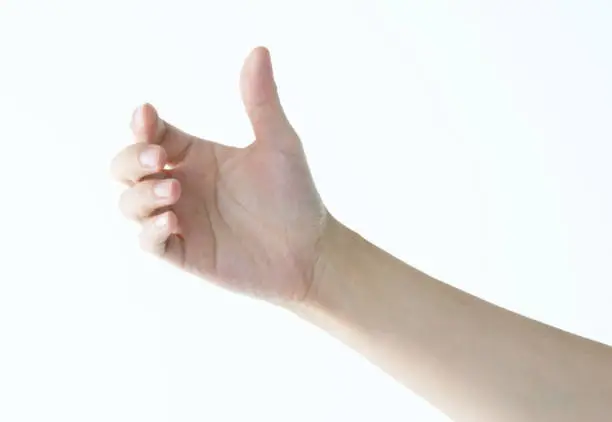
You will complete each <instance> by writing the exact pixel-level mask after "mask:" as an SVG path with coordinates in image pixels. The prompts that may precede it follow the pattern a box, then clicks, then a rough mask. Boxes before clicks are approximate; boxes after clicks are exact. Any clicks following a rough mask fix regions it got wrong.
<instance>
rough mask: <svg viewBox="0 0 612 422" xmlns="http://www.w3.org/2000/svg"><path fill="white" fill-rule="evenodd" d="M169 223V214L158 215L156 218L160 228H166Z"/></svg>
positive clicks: (157, 225)
mask: <svg viewBox="0 0 612 422" xmlns="http://www.w3.org/2000/svg"><path fill="white" fill-rule="evenodd" d="M167 225H168V214H162V215H158V216H157V218H156V219H155V226H156V227H159V228H164V227H166V226H167Z"/></svg>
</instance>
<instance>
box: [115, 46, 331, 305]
mask: <svg viewBox="0 0 612 422" xmlns="http://www.w3.org/2000/svg"><path fill="white" fill-rule="evenodd" d="M241 91H242V97H243V101H244V104H245V108H246V111H247V114H248V116H249V119H250V120H251V123H252V126H253V131H254V133H255V138H256V140H255V142H253V143H252V144H251V145H249V146H248V147H246V148H234V147H228V146H224V145H220V144H218V143H215V142H211V141H207V140H203V139H199V138H196V137H194V136H191V135H189V134H186V133H184V132H182V131H180V130H179V129H177V128H175V127H173V126H172V125H170V124H168V123H167V122H164V121H163V120H162V119H161V118H159V117H158V115H157V112H156V111H155V109H154V108H153V107H152V106H151V105H148V104H146V105H144V106H142V107H140V108H139V109H138V110H136V112H135V114H134V118H133V121H132V129H133V131H134V135H135V138H136V141H137V142H136V143H135V144H134V145H130V146H128V147H127V148H125V149H124V150H123V151H121V152H120V153H119V154H118V155H117V156H116V158H115V160H114V161H113V172H114V174H115V177H117V178H118V179H120V180H122V181H124V182H125V183H127V184H128V185H129V186H130V188H129V189H127V190H126V191H125V192H124V194H123V195H122V198H121V201H120V206H121V209H122V211H123V212H124V214H126V216H128V217H129V218H133V219H136V220H139V221H141V222H142V224H143V230H142V235H141V244H142V246H143V248H145V249H147V250H149V251H151V252H154V253H156V254H159V255H161V256H163V257H164V258H166V259H168V260H169V261H170V262H172V263H174V264H176V265H178V266H180V267H181V268H183V269H185V270H187V271H189V272H192V273H194V274H197V275H199V276H202V277H203V278H206V279H208V280H211V281H214V282H217V283H220V284H222V285H224V286H225V287H227V288H230V289H232V290H239V291H242V292H245V293H249V294H252V295H256V296H262V297H267V298H272V297H280V298H284V299H300V298H303V297H304V296H305V295H306V294H307V292H308V289H309V287H310V284H311V282H312V278H313V271H314V267H315V264H316V261H317V258H318V251H317V247H318V242H319V240H320V238H321V236H322V235H323V232H324V230H325V227H326V225H327V222H328V219H329V216H328V213H327V211H326V210H325V208H324V206H323V205H322V202H321V200H320V198H319V195H318V193H317V191H316V188H315V186H314V183H313V181H312V177H311V174H310V171H309V169H308V165H307V163H306V159H305V156H304V151H303V148H302V145H301V142H300V140H299V138H298V136H297V134H296V133H295V131H294V130H293V129H292V127H291V125H290V124H289V122H288V120H287V118H286V116H285V114H284V112H283V110H282V107H281V104H280V101H279V98H278V94H277V90H276V86H275V83H274V79H273V72H272V66H271V63H270V57H269V53H268V51H267V50H266V49H264V48H257V49H255V50H254V51H253V52H252V53H251V55H250V56H249V57H248V58H247V60H246V61H245V64H244V67H243V71H242V74H241ZM164 167H165V168H166V170H164Z"/></svg>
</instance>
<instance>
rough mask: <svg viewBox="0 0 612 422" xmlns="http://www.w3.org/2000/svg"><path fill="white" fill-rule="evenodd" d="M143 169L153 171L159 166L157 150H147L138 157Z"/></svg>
mask: <svg viewBox="0 0 612 422" xmlns="http://www.w3.org/2000/svg"><path fill="white" fill-rule="evenodd" d="M138 159H139V161H140V164H141V165H142V166H143V167H146V168H150V169H155V168H157V166H158V165H159V151H158V150H157V148H147V149H145V150H144V151H142V152H141V153H140V157H138Z"/></svg>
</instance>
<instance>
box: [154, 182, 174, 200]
mask: <svg viewBox="0 0 612 422" xmlns="http://www.w3.org/2000/svg"><path fill="white" fill-rule="evenodd" d="M153 192H154V193H155V196H157V197H158V198H168V197H169V196H170V195H171V193H172V182H170V181H164V182H160V183H158V184H156V185H155V187H154V188H153Z"/></svg>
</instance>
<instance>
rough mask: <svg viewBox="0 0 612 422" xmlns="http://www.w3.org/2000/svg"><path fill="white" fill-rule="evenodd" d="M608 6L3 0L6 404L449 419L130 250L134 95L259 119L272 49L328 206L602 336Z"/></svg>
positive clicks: (422, 264) (245, 132)
mask: <svg viewBox="0 0 612 422" xmlns="http://www.w3.org/2000/svg"><path fill="white" fill-rule="evenodd" d="M610 22H612V3H610V2H609V1H607V0H585V1H580V2H577V1H574V2H571V1H553V0H549V1H544V0H543V1H539V2H532V1H527V0H514V1H503V0H496V1H484V0H482V1H477V0H470V1H467V0H466V1H463V2H452V1H443V0H428V1H427V2H421V1H408V0H395V1H392V0H387V1H377V2H367V1H348V0H344V1H335V2H329V1H322V0H319V1H308V2H288V1H285V2H281V1H278V0H275V1H272V0H269V1H264V0H259V1H246V0H243V1H237V0H233V1H205V0H200V1H194V0H190V1H176V0H173V1H144V0H143V1H136V0H130V1H126V0H122V1H114V2H113V1H107V2H83V1H79V2H77V1H76V0H75V1H67V0H64V1H60V0H56V1H53V2H49V1H43V0H40V1H33V0H30V1H28V0H8V1H7V0H1V1H0V54H1V55H0V127H1V131H0V142H1V145H2V150H1V151H2V154H3V170H4V171H3V186H2V196H0V202H1V204H2V207H1V208H0V216H2V223H3V224H2V229H1V232H2V234H3V242H2V243H1V244H0V251H1V255H0V257H1V258H0V420H2V421H7V422H18V421H19V422H20V421H55V420H58V421H63V422H69V421H92V422H93V421H110V420H112V421H116V422H123V421H145V420H146V421H149V422H157V421H182V422H190V421H202V420H214V421H238V420H240V421H242V420H245V421H246V420H264V419H265V420H267V421H314V420H316V421H340V420H341V421H345V420H358V421H373V420H377V421H400V420H401V421H404V420H419V421H443V420H446V419H445V418H444V417H443V416H441V415H440V414H438V413H437V412H436V411H435V410H434V409H433V408H431V407H430V406H428V405H427V404H426V403H425V402H424V401H422V400H421V399H419V398H417V397H416V396H413V395H412V394H411V393H410V392H408V391H406V390H404V389H403V388H401V387H399V386H398V385H396V384H395V383H394V382H393V381H391V380H390V379H389V378H388V377H387V376H385V375H384V374H382V373H381V372H380V371H378V370H377V369H376V368H374V367H372V366H371V365H369V364H368V363H366V362H365V361H364V360H363V359H361V358H360V357H359V356H358V355H356V354H355V353H353V352H352V351H350V350H348V349H346V348H345V347H344V346H342V345H340V344H339V343H338V342H336V341H335V340H333V339H332V338H330V337H328V336H327V335H326V334H324V333H321V332H319V331H318V330H317V329H315V328H312V327H311V326H309V325H307V324H305V323H303V322H301V321H299V320H297V319H296V318H294V317H292V316H290V315H288V314H286V313H284V312H281V311H280V310H276V309H273V308H271V307H268V306H266V305H265V304H262V303H258V302H254V301H251V300H249V299H246V298H242V297H237V296H234V295H231V294H228V293H226V292H223V291H220V290H219V289H216V288H213V287H210V286H208V285H205V284H202V283H200V282H199V281H198V280H195V279H193V278H191V277H189V276H186V275H184V274H182V273H179V272H177V271H176V270H174V269H173V268H169V267H167V266H166V265H164V264H162V263H159V262H157V261H155V260H154V259H152V258H150V257H148V256H146V255H144V254H142V253H140V252H139V250H138V242H137V238H136V234H137V228H136V227H135V226H133V225H131V224H129V223H127V222H125V221H123V220H122V218H121V217H120V215H119V212H118V211H117V210H116V200H117V196H118V193H119V191H120V188H119V186H117V185H115V184H114V183H113V182H111V180H110V178H109V174H108V164H109V161H110V159H111V157H112V156H113V155H114V154H115V153H116V152H117V151H118V150H119V149H120V148H122V147H123V146H124V145H126V144H127V143H128V142H130V137H129V131H128V122H129V119H130V114H131V112H132V109H133V108H134V107H135V106H137V105H138V104H140V103H142V102H144V101H149V102H152V103H153V104H155V105H156V106H157V107H158V109H159V110H160V112H161V114H162V115H163V116H164V117H165V118H166V119H168V120H170V121H171V122H173V123H175V124H176V125H178V126H181V127H183V128H184V129H186V130H188V131H191V132H193V133H194V134H197V135H201V136H203V137H207V138H210V139H215V140H223V141H225V142H227V143H230V144H236V145H244V144H246V143H247V142H249V140H250V138H251V133H250V128H249V125H248V121H247V119H246V117H245V116H244V115H243V112H242V105H241V103H240V99H239V93H238V83H237V82H238V74H239V70H240V65H241V63H242V60H243V59H244V57H245V56H246V54H247V53H248V52H249V50H250V49H251V48H252V47H254V46H257V45H261V44H263V45H266V46H268V47H269V48H270V50H271V52H272V58H273V61H274V64H275V69H276V74H277V79H278V83H279V86H280V90H281V95H282V98H283V100H284V104H285V107H286V110H287V113H288V114H289V116H290V117H291V119H292V121H293V122H294V125H295V126H296V128H297V129H298V131H299V133H300V134H301V136H302V138H303V141H304V143H305V145H306V150H307V153H308V157H309V160H310V163H311V165H312V168H313V172H314V177H315V179H316V181H317V183H318V186H319V188H320V190H321V192H322V196H323V198H324V200H325V201H326V203H327V204H328V206H329V208H330V209H331V210H332V212H334V213H335V214H336V215H337V216H338V217H339V218H340V219H341V220H343V221H344V222H345V223H347V224H348V225H350V226H351V227H353V228H355V229H358V230H359V231H360V232H361V233H362V234H364V235H365V236H366V237H368V238H369V239H370V240H372V241H374V242H375V243H377V244H379V245H380V246H382V247H384V248H385V249H387V250H389V251H391V252H392V253H394V254H396V255H398V256H399V257H401V258H402V259H404V260H406V261H407V262H408V263H410V264H411V265H414V266H416V267H418V268H420V269H422V270H425V271H426V272H429V273H431V274H432V275H434V276H437V277H439V278H442V279H443V280H445V281H447V282H448V283H451V284H453V285H455V286H458V287H460V288H463V289H465V290H468V291H470V292H472V293H475V294H477V295H479V296H481V297H484V298H486V299H488V300H491V301H494V302H495V303H497V304H500V305H502V306H505V307H508V308H510V309H513V310H515V311H518V312H521V313H523V314H526V315H528V316H531V317H534V318H537V319H540V320H543V321H545V322H547V323H550V324H553V325H556V326H558V327H561V328H564V329H566V330H570V331H573V332H576V333H579V334H582V335H585V336H588V337H590V338H593V339H596V340H599V341H603V342H606V343H612V324H610V321H611V320H612V308H611V307H610V305H609V304H610V303H611V301H612V287H611V286H612V285H611V282H612V269H611V268H610V265H609V262H610V252H612V245H611V242H612V240H611V239H612V192H611V189H610V180H611V179H612V171H611V170H610V168H611V167H610V165H609V162H610V157H611V153H612V147H611V146H610V142H611V141H612V124H611V121H612V120H611V118H610V116H612V78H611V77H610V75H612V49H610V40H611V39H612V30H611V29H610V28H611V27H610V25H609V23H610Z"/></svg>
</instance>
